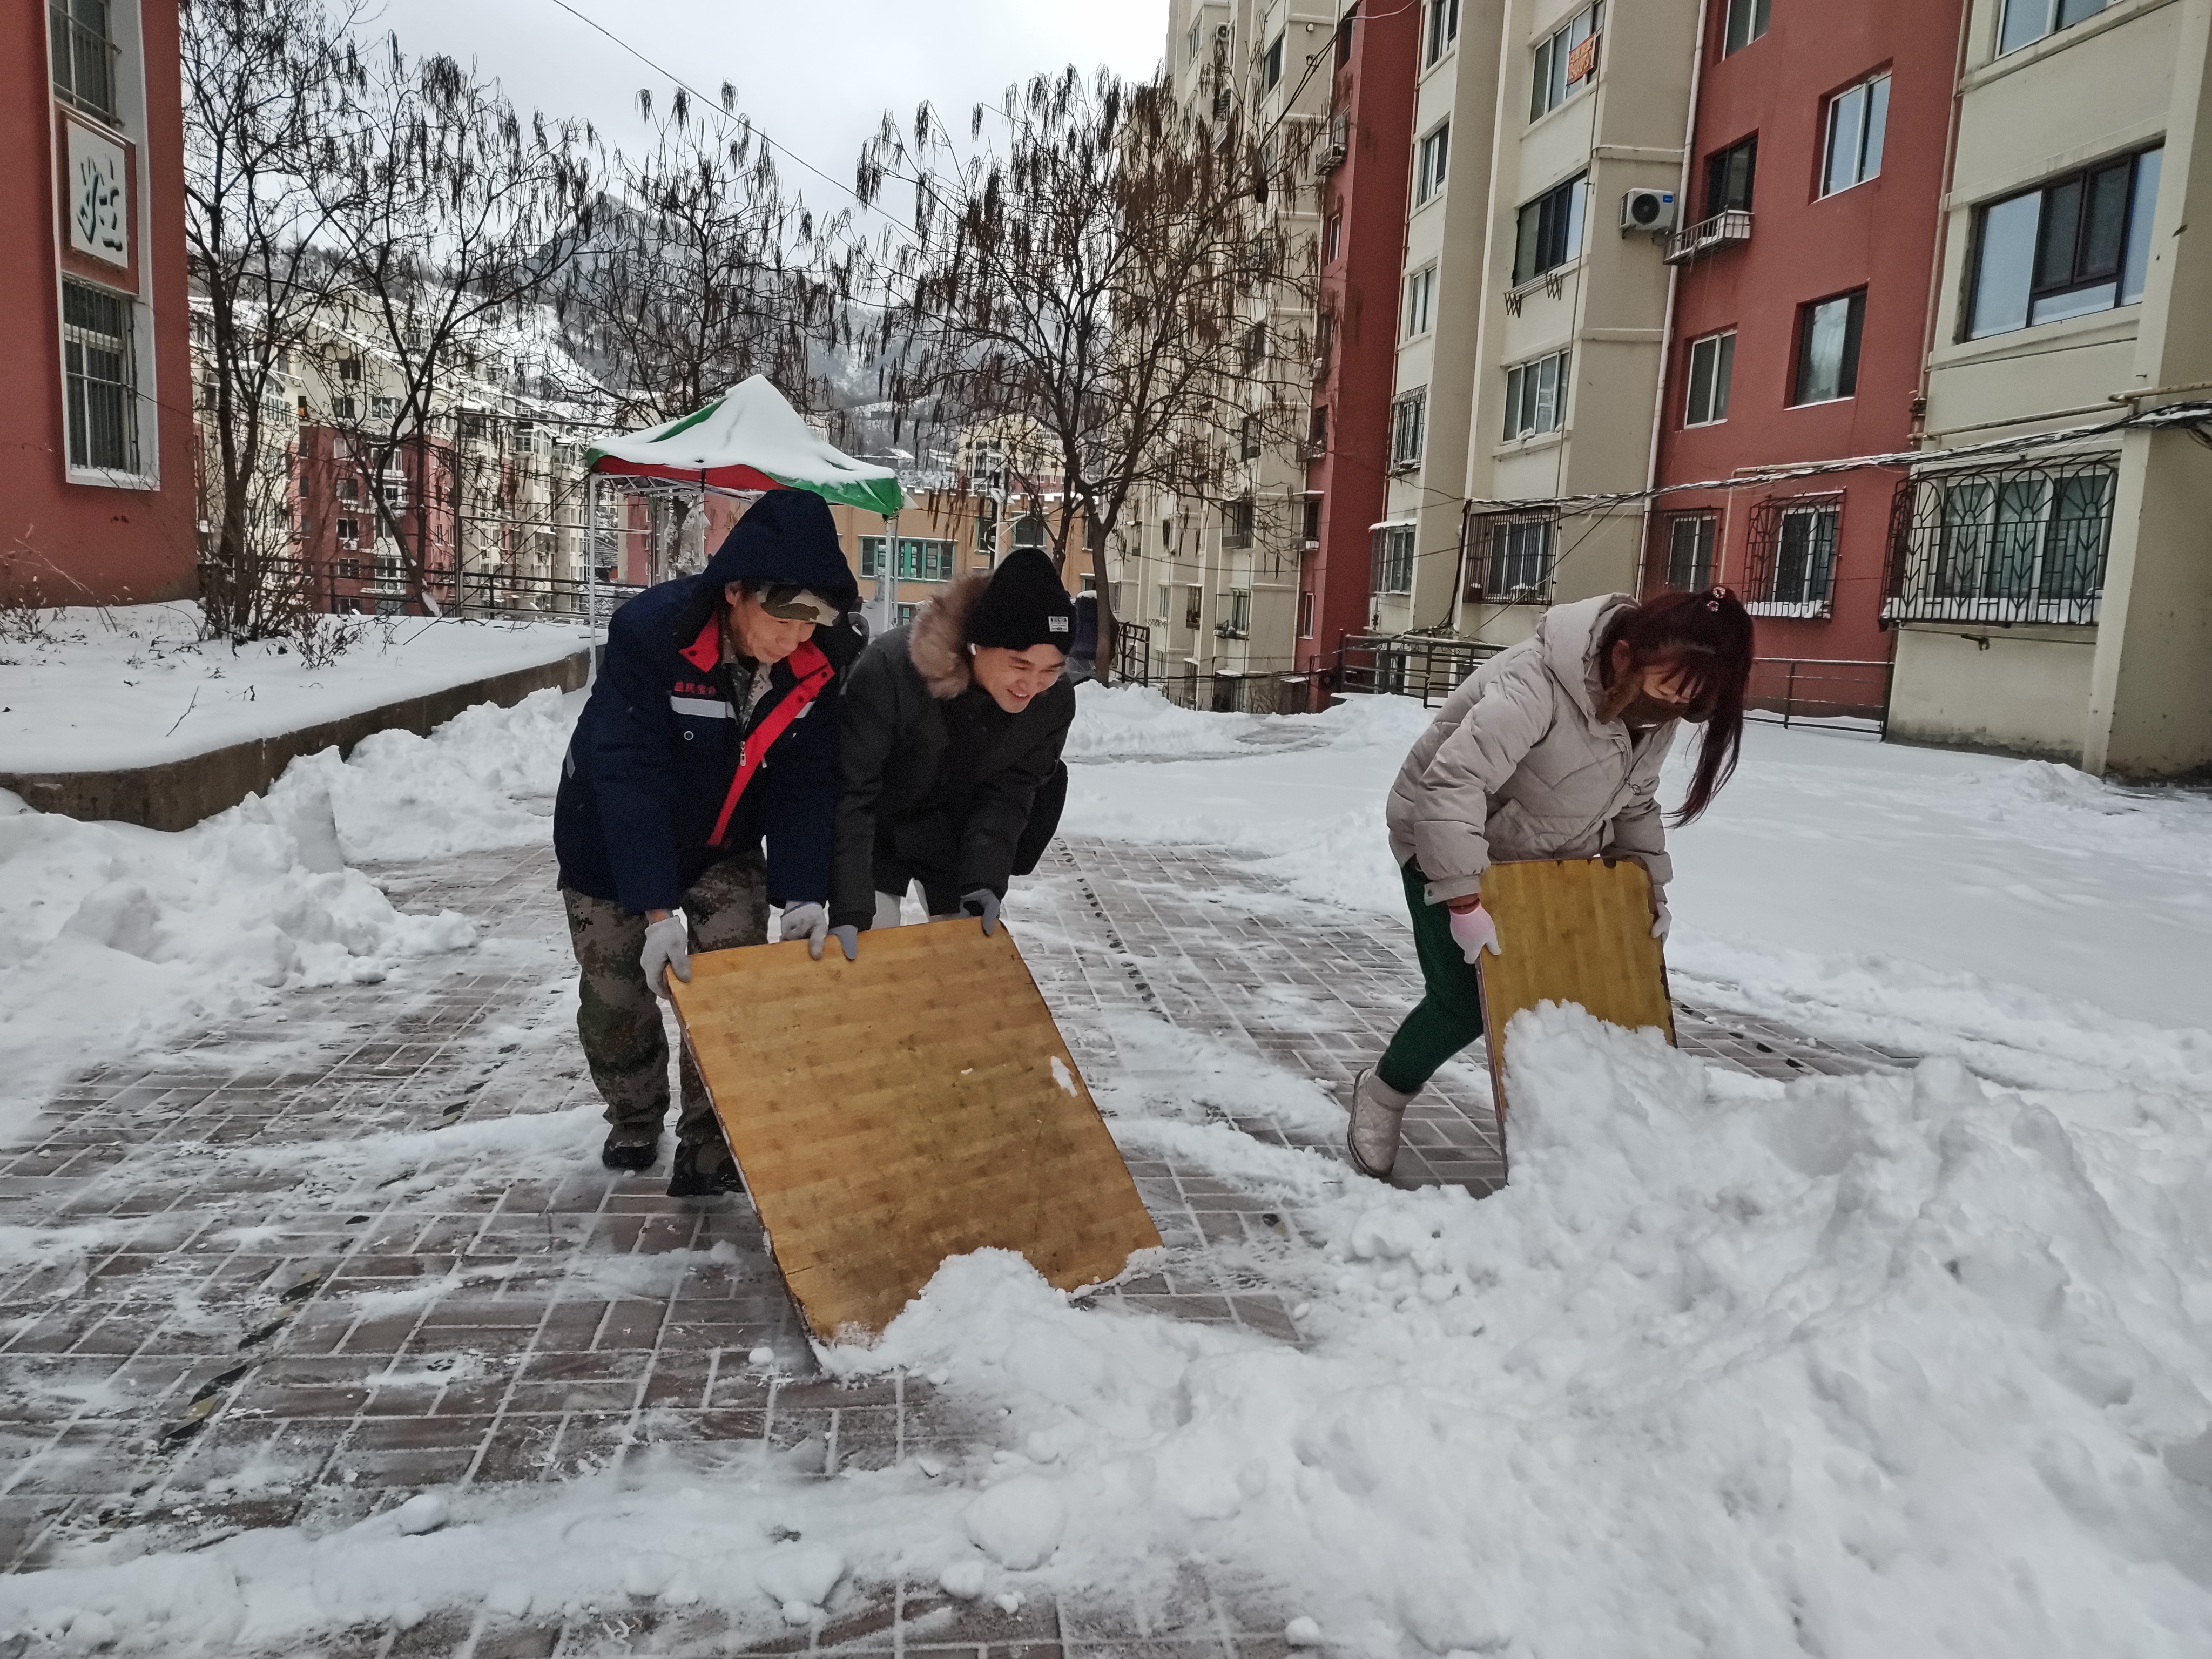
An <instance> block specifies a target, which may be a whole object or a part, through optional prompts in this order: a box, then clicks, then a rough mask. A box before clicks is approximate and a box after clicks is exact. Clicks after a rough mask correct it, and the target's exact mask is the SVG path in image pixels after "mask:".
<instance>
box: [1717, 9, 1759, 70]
mask: <svg viewBox="0 0 2212 1659" xmlns="http://www.w3.org/2000/svg"><path fill="white" fill-rule="evenodd" d="M1767 3H1768V0H1728V21H1727V23H1726V24H1725V25H1724V26H1723V33H1722V35H1721V56H1722V57H1723V58H1725V57H1727V56H1728V55H1729V53H1730V52H1741V51H1742V50H1743V49H1744V48H1745V47H1746V46H1749V45H1750V44H1751V43H1752V42H1753V41H1754V40H1758V39H1759V36H1760V35H1762V34H1764V33H1766V9H1767Z"/></svg>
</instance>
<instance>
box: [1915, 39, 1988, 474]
mask: <svg viewBox="0 0 2212 1659" xmlns="http://www.w3.org/2000/svg"><path fill="white" fill-rule="evenodd" d="M1973 16H1974V4H1973V0H1959V52H1958V57H1957V59H1956V61H1954V63H1953V64H1952V65H1951V114H1950V118H1949V120H1948V124H1947V125H1945V127H1944V130H1943V174H1942V185H1941V187H1940V193H1939V194H1938V196H1937V197H1936V200H1937V201H1938V202H1939V203H1940V204H1942V208H1941V211H1939V212H1938V213H1937V214H1936V258H1935V261H1934V263H1933V264H1931V265H1930V266H1929V271H1928V313H1927V316H1926V318H1925V319H1924V320H1923V322H1922V324H1921V325H1920V383H1919V386H1918V387H1917V389H1916V390H1915V391H1914V392H1913V394H1912V430H1911V440H1912V447H1914V448H1915V449H1917V448H1919V447H1920V444H1921V441H1922V440H1923V438H1924V437H1925V436H1926V435H1927V429H1928V378H1929V359H1930V358H1932V357H1933V356H1935V354H1936V313H1938V312H1940V311H1941V310H1942V300H1943V259H1944V256H1945V255H1946V253H1948V251H1949V243H1950V239H1951V205H1950V197H1951V168H1952V165H1953V164H1954V162H1955V161H1957V159H1958V155H1959V107H1960V105H1961V104H1962V103H1963V102H1964V101H1965V100H1966V84H1965V83H1966V41H1967V40H1968V38H1969V31H1970V30H1971V29H1972V27H1973Z"/></svg>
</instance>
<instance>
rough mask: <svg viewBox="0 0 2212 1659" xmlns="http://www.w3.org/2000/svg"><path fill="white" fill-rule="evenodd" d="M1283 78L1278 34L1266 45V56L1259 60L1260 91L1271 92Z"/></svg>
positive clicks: (1281, 45)
mask: <svg viewBox="0 0 2212 1659" xmlns="http://www.w3.org/2000/svg"><path fill="white" fill-rule="evenodd" d="M1282 78H1283V37H1282V35H1281V33H1279V32H1278V33H1277V34H1276V36H1275V38H1274V39H1273V40H1272V41H1270V42H1269V43H1268V46H1267V56H1266V57H1265V58H1261V60H1260V90H1261V91H1262V92H1273V90H1274V89H1275V86H1276V83H1277V82H1279V81H1280V80H1281V79H1282Z"/></svg>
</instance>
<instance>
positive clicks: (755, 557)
mask: <svg viewBox="0 0 2212 1659" xmlns="http://www.w3.org/2000/svg"><path fill="white" fill-rule="evenodd" d="M699 580H700V585H701V586H702V587H708V588H711V589H713V590H714V591H716V592H719V591H720V589H722V588H723V587H725V586H727V585H728V584H730V583H731V582H742V581H753V582H797V583H799V585H800V586H803V587H811V588H812V589H813V590H814V591H815V592H817V593H820V594H822V595H823V597H824V598H826V599H835V600H836V602H837V603H838V605H839V606H840V607H842V609H844V610H847V611H854V610H857V609H859V607H860V586H859V584H858V583H856V582H855V581H854V580H853V567H852V566H851V565H849V564H848V563H847V562H845V550H844V549H843V548H842V547H841V546H839V545H838V542H837V521H836V520H835V519H833V518H831V517H830V516H829V502H827V501H823V499H822V498H821V497H820V496H819V495H815V494H813V493H812V492H811V490H805V489H771V490H769V492H768V494H766V495H763V496H762V497H761V498H760V499H759V500H758V501H755V502H754V503H753V504H752V506H751V507H750V508H749V509H748V510H747V512H746V513H745V516H744V518H742V519H739V520H738V521H737V523H735V524H733V525H732V526H730V533H729V534H728V535H726V536H725V537H723V538H722V544H721V545H720V547H718V548H716V549H715V550H714V557H713V558H711V559H709V560H708V561H707V568H706V569H705V570H703V571H702V572H701V573H700V578H699Z"/></svg>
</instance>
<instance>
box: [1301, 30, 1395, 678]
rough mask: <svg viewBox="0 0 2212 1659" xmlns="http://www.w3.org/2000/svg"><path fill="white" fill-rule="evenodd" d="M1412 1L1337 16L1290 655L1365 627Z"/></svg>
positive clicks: (1382, 444) (1378, 503) (1380, 473)
mask: <svg viewBox="0 0 2212 1659" xmlns="http://www.w3.org/2000/svg"><path fill="white" fill-rule="evenodd" d="M1421 15H1422V13H1421V9H1420V8H1419V6H1410V5H1397V6H1391V5H1385V6H1383V8H1382V9H1381V10H1380V12H1379V14H1378V15H1373V16H1370V15H1367V9H1366V8H1365V7H1364V6H1363V7H1361V8H1359V9H1358V10H1355V11H1353V12H1352V13H1351V14H1350V15H1346V17H1345V18H1344V19H1343V21H1341V22H1340V23H1339V24H1338V25H1337V31H1336V55H1335V61H1336V68H1335V81H1334V86H1333V87H1332V88H1331V91H1330V95H1329V118H1328V130H1327V131H1325V132H1324V133H1323V134H1322V141H1321V143H1322V161H1321V165H1322V167H1326V169H1327V171H1325V172H1324V173H1322V182H1321V210H1322V246H1321V289H1322V302H1321V315H1322V328H1323V330H1324V331H1325V333H1324V334H1323V335H1322V339H1323V341H1324V342H1325V346H1324V350H1323V351H1322V353H1318V354H1316V355H1319V356H1325V357H1326V367H1325V368H1323V370H1322V374H1321V376H1320V378H1319V379H1318V380H1317V382H1316V385H1315V387H1314V404H1313V416H1312V422H1313V424H1312V428H1311V439H1310V444H1309V453H1310V455H1311V456H1312V459H1311V460H1310V462H1309V464H1308V465H1307V468H1306V531H1305V556H1304V562H1303V566H1302V568H1301V570H1300V580H1299V584H1298V586H1299V592H1298V621H1297V635H1298V638H1297V665H1298V667H1299V668H1300V669H1314V668H1322V667H1327V666H1328V665H1332V664H1333V663H1334V661H1335V659H1336V648H1337V645H1338V642H1339V641H1341V640H1342V639H1343V637H1344V636H1345V635H1346V634H1353V633H1358V632H1360V631H1362V630H1363V629H1365V628H1366V626H1367V599H1368V586H1369V582H1370V565H1371V563H1372V562H1373V556H1374V536H1373V530H1374V526H1375V525H1376V522H1377V521H1378V520H1381V519H1382V518H1383V486H1384V483H1386V482H1387V479H1388V474H1389V439H1390V429H1389V428H1390V392H1391V386H1392V376H1393V375H1394V374H1395V373H1396V368H1397V358H1396V347H1397V343H1398V273H1399V267H1400V264H1401V256H1402V254H1403V253H1404V251H1405V231H1406V190H1407V177H1408V172H1409V169H1410V167H1411V165H1412V160H1411V158H1412V154H1413V82H1414V74H1415V67H1416V64H1417V61H1418V51H1417V49H1418V47H1419V41H1420V33H1421V29H1420V24H1421Z"/></svg>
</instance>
